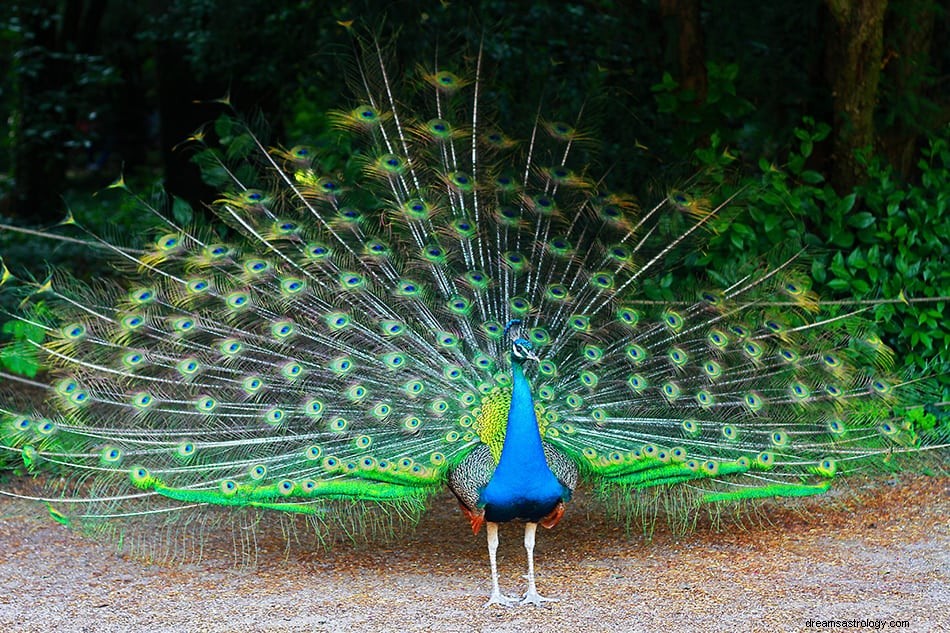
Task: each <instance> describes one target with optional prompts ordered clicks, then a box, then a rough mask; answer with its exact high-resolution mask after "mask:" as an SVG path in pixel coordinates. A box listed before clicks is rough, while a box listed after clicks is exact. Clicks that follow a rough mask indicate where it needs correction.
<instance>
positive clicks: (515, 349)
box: [505, 319, 541, 364]
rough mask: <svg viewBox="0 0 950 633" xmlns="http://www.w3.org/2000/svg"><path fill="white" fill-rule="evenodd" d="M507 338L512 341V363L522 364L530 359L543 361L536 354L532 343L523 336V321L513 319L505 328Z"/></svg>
mask: <svg viewBox="0 0 950 633" xmlns="http://www.w3.org/2000/svg"><path fill="white" fill-rule="evenodd" d="M505 337H507V338H508V339H509V340H510V341H511V362H513V363H518V364H521V363H523V362H525V361H526V360H528V359H530V360H533V361H539V360H541V359H540V358H538V355H537V354H535V353H534V346H533V345H532V344H531V341H529V340H528V339H526V338H524V337H523V336H521V319H512V320H511V321H508V325H506V326H505Z"/></svg>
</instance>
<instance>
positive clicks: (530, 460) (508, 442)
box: [478, 361, 570, 522]
mask: <svg viewBox="0 0 950 633" xmlns="http://www.w3.org/2000/svg"><path fill="white" fill-rule="evenodd" d="M511 374H512V388H511V407H510V408H509V409H508V425H507V428H506V430H505V443H504V445H503V446H502V448H501V458H500V459H499V460H498V465H497V466H496V467H495V471H494V472H493V473H492V476H491V479H490V480H489V482H488V484H487V485H486V486H485V488H484V489H482V490H481V492H480V494H479V498H478V501H479V505H480V506H482V507H484V508H485V518H486V519H487V520H488V521H494V522H500V521H511V520H512V519H516V518H520V519H525V520H528V521H539V520H541V519H542V518H544V517H545V516H547V515H548V514H549V513H551V512H552V511H553V510H554V509H555V507H556V506H557V504H558V503H560V502H561V501H562V500H564V499H566V498H569V497H570V491H568V490H567V489H566V488H565V487H564V486H563V485H561V482H559V481H558V480H557V477H555V476H554V473H553V472H551V468H550V467H549V466H548V462H547V459H545V457H544V446H543V445H542V444H541V432H540V431H539V430H538V420H537V417H535V414H534V401H533V400H532V398H531V385H529V384H528V380H527V379H526V378H525V377H524V370H523V369H522V368H521V363H519V362H517V361H513V362H512V364H511Z"/></svg>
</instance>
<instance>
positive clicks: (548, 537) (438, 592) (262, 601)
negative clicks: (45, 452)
mask: <svg viewBox="0 0 950 633" xmlns="http://www.w3.org/2000/svg"><path fill="white" fill-rule="evenodd" d="M856 485H857V486H859V488H857V489H852V490H849V491H848V492H847V493H844V494H841V493H839V494H837V495H835V496H825V497H820V498H814V499H807V500H802V501H794V502H784V501H779V502H774V503H770V504H769V505H767V506H765V507H764V508H763V510H762V511H760V512H759V513H757V515H756V516H755V517H753V518H751V519H747V520H746V521H744V523H743V526H742V527H740V528H737V527H732V528H730V529H727V530H723V531H715V530H712V529H710V528H709V526H705V525H700V526H699V528H698V530H697V531H696V532H694V533H692V534H690V535H689V536H687V537H683V538H675V537H673V536H672V535H671V534H670V533H669V532H668V531H666V530H664V529H660V530H658V531H657V533H656V534H655V536H654V538H653V540H652V541H651V542H649V543H645V542H644V540H643V539H642V538H641V537H639V536H633V537H630V538H628V537H627V536H625V534H624V532H623V530H622V529H621V528H618V527H617V526H615V525H613V524H610V523H608V522H606V521H605V520H604V519H603V518H601V514H600V512H599V510H598V505H597V504H596V503H595V502H594V501H592V500H591V499H589V498H585V497H584V496H583V495H580V497H581V498H580V499H578V501H577V502H576V503H572V504H571V505H570V506H569V508H568V513H567V515H566V517H565V519H564V520H563V521H562V522H561V524H560V525H559V526H558V527H557V528H555V529H554V530H552V531H547V530H542V532H541V533H539V536H538V545H537V548H536V561H537V567H538V588H539V591H540V592H541V593H542V594H543V595H548V596H553V597H557V598H559V599H560V602H555V603H547V604H545V605H544V607H543V608H535V607H530V606H528V607H516V608H502V607H491V608H488V609H486V608H484V607H483V604H484V602H485V600H486V598H487V594H488V590H489V587H490V585H489V579H488V560H487V558H488V557H487V553H486V550H485V544H484V534H481V535H479V536H478V537H477V538H476V537H473V536H472V534H471V532H470V530H469V529H468V526H467V522H466V521H465V520H464V519H463V518H462V517H461V514H460V513H459V511H458V510H457V508H456V507H455V504H454V502H453V501H452V499H451V498H450V497H448V496H446V497H445V498H444V499H438V500H434V503H433V508H432V511H431V512H429V513H428V514H427V515H426V516H425V518H424V519H423V520H422V522H421V523H420V524H419V526H418V527H417V528H416V529H415V530H414V531H413V532H411V533H410V534H408V535H407V536H406V537H405V538H404V539H403V540H401V541H397V542H393V543H387V544H384V545H379V544H377V545H372V544H370V545H359V546H354V545H345V546H340V547H336V548H334V549H332V550H331V551H329V552H327V551H324V550H323V549H316V550H314V549H312V548H306V547H302V546H296V547H291V548H289V549H288V548H287V547H285V545H284V544H283V542H282V540H281V539H279V538H277V537H276V536H275V537H274V538H272V539H271V538H270V537H266V536H264V537H262V539H261V540H260V541H259V542H258V548H259V551H260V555H259V557H258V561H257V564H256V566H254V567H252V568H240V567H235V565H234V563H233V547H232V542H231V535H230V532H229V533H228V534H227V536H226V537H225V536H224V535H216V534H212V535H210V536H209V537H208V538H207V539H206V541H205V551H204V558H203V560H201V562H200V563H191V564H182V565H158V564H154V563H149V562H146V561H142V560H141V559H136V558H131V557H128V556H124V555H121V554H118V553H117V552H116V550H115V547H114V546H112V545H110V544H108V543H105V544H104V543H100V542H97V541H95V540H92V539H89V538H86V537H83V536H81V535H78V534H76V533H74V532H71V531H69V530H67V529H65V528H63V527H62V526H60V525H58V524H56V523H54V522H53V521H51V520H50V518H49V517H48V516H46V515H45V510H44V508H42V507H41V506H37V505H35V504H27V503H24V502H20V501H14V500H11V499H8V498H3V497H0V586H2V587H3V590H2V593H0V631H9V632H11V633H12V632H19V631H24V632H26V631H50V630H56V631H64V632H71V631H90V632H92V631H96V632H111V631H274V632H276V631H363V630H370V629H374V630H380V629H384V630H398V631H465V632H466V633H468V632H471V631H542V630H544V631H564V630H569V627H583V629H584V631H585V633H587V632H588V631H590V632H596V631H611V632H614V633H616V632H617V631H656V630H664V631H699V630H702V631H718V630H721V631H799V630H801V631H805V630H815V629H814V627H812V628H809V626H808V621H809V620H815V619H817V620H821V621H827V620H833V619H837V620H884V621H892V620H900V621H906V622H907V623H908V624H907V625H906V626H904V627H902V628H901V629H900V630H905V631H947V630H950V480H948V479H946V478H935V477H923V476H906V477H902V478H901V479H900V481H897V482H895V481H881V480H878V481H875V482H873V483H871V484H867V483H859V484H856ZM501 539H502V540H501V548H500V550H499V568H500V574H501V583H502V588H503V589H504V590H506V591H507V592H508V593H510V594H513V593H516V592H518V593H520V592H522V591H523V589H524V587H523V585H524V581H523V580H522V578H521V575H522V574H523V573H524V564H525V562H524V561H525V558H524V550H523V548H522V546H521V528H520V526H516V525H510V526H502V530H501ZM857 624H860V622H859V623H857ZM852 626H854V625H852ZM836 628H841V627H836ZM892 628H893V627H891V628H889V627H888V626H886V625H885V626H883V627H881V628H880V629H879V630H891V629H892ZM861 630H868V629H867V628H865V629H861Z"/></svg>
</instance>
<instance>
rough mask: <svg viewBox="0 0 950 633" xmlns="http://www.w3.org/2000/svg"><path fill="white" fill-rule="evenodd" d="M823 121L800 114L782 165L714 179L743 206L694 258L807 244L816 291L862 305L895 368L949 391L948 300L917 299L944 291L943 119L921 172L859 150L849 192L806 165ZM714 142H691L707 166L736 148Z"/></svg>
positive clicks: (947, 277) (947, 197) (947, 174)
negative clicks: (855, 181) (855, 182)
mask: <svg viewBox="0 0 950 633" xmlns="http://www.w3.org/2000/svg"><path fill="white" fill-rule="evenodd" d="M829 131H830V128H829V126H827V125H826V124H823V123H817V122H815V121H813V120H810V119H807V118H806V119H805V121H804V125H803V126H802V127H800V128H798V129H796V130H795V140H796V145H795V147H794V148H793V149H792V150H791V151H790V152H789V154H788V157H787V160H786V162H785V164H784V165H782V166H777V165H775V164H773V163H770V162H768V161H766V160H764V159H761V160H760V161H759V165H758V167H759V173H758V174H747V175H746V176H744V177H742V178H740V179H739V180H738V183H737V184H733V185H730V184H728V182H726V181H723V180H722V179H719V180H720V181H721V182H723V185H722V186H721V188H720V191H719V192H718V197H719V198H720V199H723V198H725V197H727V196H731V195H734V194H736V193H739V194H740V196H739V198H738V199H737V200H736V202H735V204H736V206H737V207H741V208H742V209H743V210H742V212H741V213H738V214H734V215H730V214H727V215H725V216H723V218H721V219H719V220H717V221H716V222H715V223H714V225H713V229H712V231H711V233H710V235H709V239H708V246H707V248H706V249H705V254H704V256H703V257H702V258H700V259H699V260H698V262H697V263H698V264H700V265H702V266H703V267H709V268H711V269H713V270H715V269H722V268H728V267H729V265H730V263H731V262H734V261H742V260H744V259H748V258H749V257H750V256H752V255H753V254H755V253H760V254H768V253H769V252H771V251H776V252H777V254H778V256H785V255H787V253H788V249H789V248H791V249H796V248H800V247H802V246H804V247H807V248H808V255H809V257H811V263H810V271H809V272H810V274H811V277H812V279H813V280H814V282H815V285H814V289H815V290H816V291H817V293H818V294H819V295H820V296H821V297H822V298H823V299H825V300H827V301H830V302H834V301H841V302H843V304H844V305H842V306H841V308H840V311H842V312H843V311H846V310H855V309H867V310H869V313H868V315H867V316H868V318H869V319H870V320H872V321H874V322H875V323H877V324H878V327H879V328H880V331H881V335H882V337H883V338H884V339H885V340H886V342H887V343H888V344H889V345H891V346H892V347H893V348H894V349H895V351H896V353H897V358H898V359H899V363H900V364H899V366H898V367H897V368H896V369H897V371H898V372H899V373H902V374H905V375H914V376H923V377H927V378H928V379H929V380H931V381H934V382H936V383H937V384H938V385H939V387H938V389H939V390H941V391H942V392H943V396H942V399H943V400H946V399H947V396H948V395H950V326H948V324H950V318H948V314H947V311H948V306H947V303H948V302H947V301H932V302H930V301H922V302H915V301H914V299H926V298H930V297H947V296H950V262H948V257H947V255H948V250H947V244H950V222H948V220H947V218H948V217H950V208H948V206H950V149H948V141H950V128H948V129H945V130H943V132H942V133H940V134H938V135H935V136H934V137H932V138H931V139H930V140H929V144H928V145H927V147H925V148H924V149H923V150H922V152H921V155H922V158H921V160H920V161H919V163H918V168H919V170H920V178H919V181H917V182H908V181H905V180H903V179H901V178H900V177H899V176H898V175H897V174H896V172H895V170H894V169H893V168H892V167H891V166H889V165H888V164H887V163H886V162H885V161H884V159H883V158H881V157H865V158H864V165H865V167H866V169H867V178H866V180H865V182H864V183H862V184H861V185H860V186H858V187H857V188H856V189H855V190H854V191H852V192H850V193H848V194H846V195H839V194H837V193H836V192H835V191H834V189H832V188H831V187H830V186H829V185H828V184H827V183H826V182H825V178H824V176H823V175H822V174H821V172H819V171H817V170H815V169H813V168H812V167H811V163H810V159H811V158H812V154H813V151H814V149H815V147H816V145H817V144H819V143H821V142H822V141H824V140H825V139H826V138H827V136H828V133H829ZM720 143H721V141H720V139H719V137H718V136H717V135H715V134H714V135H713V136H712V139H711V142H710V145H709V146H708V147H706V148H704V149H702V150H697V152H695V156H696V158H697V161H698V162H699V163H700V164H701V165H702V166H703V167H704V169H705V171H706V172H708V173H712V174H722V172H723V169H724V167H725V165H726V161H724V159H723V157H724V156H728V157H734V155H733V153H730V152H729V151H727V150H725V149H723V148H722V147H720ZM712 180H714V181H715V180H716V178H712ZM872 304H873V305H872ZM866 305H867V306H871V307H869V308H867V307H862V306H866Z"/></svg>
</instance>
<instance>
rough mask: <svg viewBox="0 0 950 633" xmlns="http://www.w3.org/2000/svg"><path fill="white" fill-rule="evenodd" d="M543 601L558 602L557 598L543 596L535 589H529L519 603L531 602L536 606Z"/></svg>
mask: <svg viewBox="0 0 950 633" xmlns="http://www.w3.org/2000/svg"><path fill="white" fill-rule="evenodd" d="M545 602H558V599H557V598H545V597H544V596H542V595H541V594H539V593H538V592H537V591H533V592H532V591H529V592H527V593H526V594H525V595H524V599H523V600H522V601H521V604H533V605H534V606H536V607H540V606H541V605H542V604H543V603H545Z"/></svg>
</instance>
